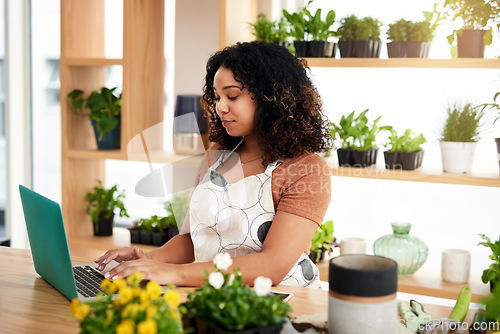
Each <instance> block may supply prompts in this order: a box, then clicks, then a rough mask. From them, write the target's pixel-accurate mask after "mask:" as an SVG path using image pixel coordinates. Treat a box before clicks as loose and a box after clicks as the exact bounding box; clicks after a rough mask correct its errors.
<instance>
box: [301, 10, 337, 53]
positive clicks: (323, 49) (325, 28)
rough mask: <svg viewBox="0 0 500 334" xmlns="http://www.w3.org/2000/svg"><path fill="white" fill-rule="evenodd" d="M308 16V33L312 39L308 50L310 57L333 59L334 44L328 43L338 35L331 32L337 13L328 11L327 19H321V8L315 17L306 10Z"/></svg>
mask: <svg viewBox="0 0 500 334" xmlns="http://www.w3.org/2000/svg"><path fill="white" fill-rule="evenodd" d="M304 12H305V14H306V32H307V34H308V35H309V37H310V39H311V40H310V41H309V45H308V48H307V56H308V57H332V56H335V55H334V47H335V45H334V43H333V42H328V38H330V37H332V36H335V35H336V33H335V31H333V30H330V28H331V26H332V25H333V23H334V22H335V11H333V10H330V11H328V13H327V15H326V18H325V19H324V20H323V19H322V18H321V8H318V9H317V10H316V12H315V13H314V15H312V14H311V12H309V10H307V9H304Z"/></svg>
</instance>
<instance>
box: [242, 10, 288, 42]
mask: <svg viewBox="0 0 500 334" xmlns="http://www.w3.org/2000/svg"><path fill="white" fill-rule="evenodd" d="M250 26H251V27H252V30H253V31H252V34H253V35H254V36H255V39H256V40H258V41H263V42H267V43H276V42H286V39H287V37H288V36H289V35H290V33H289V31H288V24H287V22H286V21H285V20H284V19H283V18H281V19H280V20H279V21H271V20H269V19H268V18H267V17H266V15H264V14H262V13H261V14H259V15H258V16H257V22H256V23H250Z"/></svg>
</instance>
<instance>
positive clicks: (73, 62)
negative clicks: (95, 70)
mask: <svg viewBox="0 0 500 334" xmlns="http://www.w3.org/2000/svg"><path fill="white" fill-rule="evenodd" d="M61 65H66V66H89V67H90V66H113V65H123V59H111V58H62V57H61Z"/></svg>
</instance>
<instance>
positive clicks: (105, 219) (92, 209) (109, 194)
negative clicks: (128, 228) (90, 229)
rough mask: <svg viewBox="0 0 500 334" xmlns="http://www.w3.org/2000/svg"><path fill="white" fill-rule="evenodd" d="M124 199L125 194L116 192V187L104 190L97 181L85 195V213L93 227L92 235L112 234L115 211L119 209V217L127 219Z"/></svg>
mask: <svg viewBox="0 0 500 334" xmlns="http://www.w3.org/2000/svg"><path fill="white" fill-rule="evenodd" d="M124 198H125V194H124V193H123V192H120V191H118V186H117V185H114V186H112V187H111V188H109V189H106V188H105V187H104V186H103V185H102V182H101V181H100V180H99V181H97V186H95V187H94V188H93V190H92V191H90V192H88V193H87V194H86V196H85V199H86V200H87V201H88V202H89V205H88V207H87V213H88V214H89V215H90V217H91V219H92V223H93V225H94V235H96V236H109V235H112V234H113V221H114V217H115V210H116V209H119V213H118V214H119V215H120V217H124V216H125V217H129V215H128V213H127V209H126V208H125V204H124V203H123V199H124Z"/></svg>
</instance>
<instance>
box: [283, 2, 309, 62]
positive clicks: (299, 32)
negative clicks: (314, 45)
mask: <svg viewBox="0 0 500 334" xmlns="http://www.w3.org/2000/svg"><path fill="white" fill-rule="evenodd" d="M311 2H312V0H311V1H309V2H308V4H307V5H306V6H305V7H303V8H301V9H300V10H299V11H298V12H293V13H290V12H288V11H287V10H286V9H283V16H284V17H285V19H286V20H287V22H288V24H289V25H290V36H292V37H293V39H294V41H293V46H294V48H295V55H296V56H297V57H306V56H307V42H306V25H307V19H306V17H307V14H306V10H307V6H309V5H310V4H311Z"/></svg>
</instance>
